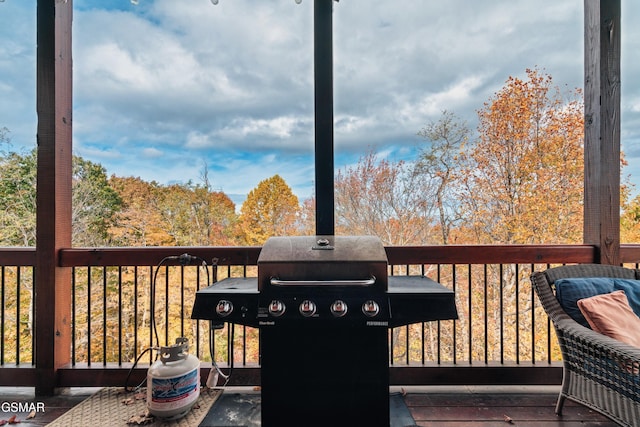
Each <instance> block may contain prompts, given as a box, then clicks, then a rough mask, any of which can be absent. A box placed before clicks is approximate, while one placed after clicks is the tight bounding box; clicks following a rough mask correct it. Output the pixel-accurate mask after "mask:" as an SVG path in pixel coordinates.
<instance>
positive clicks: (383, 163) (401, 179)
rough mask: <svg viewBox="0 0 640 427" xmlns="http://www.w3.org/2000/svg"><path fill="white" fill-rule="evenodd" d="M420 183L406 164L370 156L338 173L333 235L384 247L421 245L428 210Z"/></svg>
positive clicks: (370, 153)
mask: <svg viewBox="0 0 640 427" xmlns="http://www.w3.org/2000/svg"><path fill="white" fill-rule="evenodd" d="M422 178H423V176H422V175H419V174H415V173H413V171H412V168H411V166H410V165H408V164H407V163H405V162H403V161H399V162H391V161H388V160H385V159H380V160H379V159H377V156H376V154H375V153H374V152H373V151H370V152H369V153H368V154H366V155H365V156H363V157H361V158H360V159H359V161H358V163H357V164H356V165H355V166H353V167H347V168H345V169H343V170H340V171H338V174H337V176H336V180H335V205H336V208H335V209H336V231H337V232H339V233H341V234H356V235H375V236H378V237H379V238H380V239H381V240H382V242H383V243H384V244H387V245H407V244H419V243H424V242H425V241H427V240H428V237H427V236H428V233H429V227H428V223H429V222H430V221H429V219H428V218H430V216H431V213H430V208H431V207H432V204H431V203H430V202H429V201H430V194H428V192H427V191H425V187H426V185H425V182H424V181H423V179H422Z"/></svg>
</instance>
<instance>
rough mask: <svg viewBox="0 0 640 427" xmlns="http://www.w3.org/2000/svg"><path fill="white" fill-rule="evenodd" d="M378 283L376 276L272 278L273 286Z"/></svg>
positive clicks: (366, 284) (365, 284) (368, 284)
mask: <svg viewBox="0 0 640 427" xmlns="http://www.w3.org/2000/svg"><path fill="white" fill-rule="evenodd" d="M374 283H376V278H375V276H371V277H370V278H368V279H355V280H280V279H278V278H277V277H272V278H271V284H272V285H273V286H318V285H319V286H371V285H373V284H374Z"/></svg>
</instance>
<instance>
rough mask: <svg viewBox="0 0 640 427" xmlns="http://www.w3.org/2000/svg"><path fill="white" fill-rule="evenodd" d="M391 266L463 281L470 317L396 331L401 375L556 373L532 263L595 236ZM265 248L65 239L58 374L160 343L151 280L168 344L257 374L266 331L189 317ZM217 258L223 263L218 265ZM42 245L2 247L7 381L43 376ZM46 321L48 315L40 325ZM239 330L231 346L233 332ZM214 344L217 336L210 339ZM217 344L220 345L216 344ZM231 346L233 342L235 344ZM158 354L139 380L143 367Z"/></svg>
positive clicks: (633, 261) (579, 253) (475, 379)
mask: <svg viewBox="0 0 640 427" xmlns="http://www.w3.org/2000/svg"><path fill="white" fill-rule="evenodd" d="M386 249H387V255H388V258H389V263H390V268H389V270H390V274H395V275H401V274H425V275H427V276H429V277H431V278H433V279H435V280H437V281H439V282H441V283H442V284H443V285H445V286H447V287H450V288H452V289H454V290H455V292H456V298H457V300H456V301H457V306H458V311H459V314H460V319H459V320H457V321H441V322H428V323H420V324H415V325H409V326H406V327H401V328H396V329H393V330H391V331H390V332H389V339H390V343H391V346H390V348H391V352H390V355H389V363H390V375H391V383H392V384H415V385H425V384H557V383H559V382H560V378H561V371H560V364H559V360H560V359H559V358H560V356H559V351H558V348H557V343H556V340H555V337H554V333H553V330H552V327H551V325H550V323H549V320H548V319H547V317H546V315H545V314H544V312H543V311H542V309H541V308H540V305H539V303H538V301H537V297H536V296H535V295H534V293H533V290H532V288H531V286H530V282H529V275H530V274H531V272H532V271H534V270H541V269H546V268H548V267H549V266H552V265H559V264H575V263H590V262H594V260H595V259H596V253H595V249H594V247H592V246H590V245H481V246H419V247H404V246H403V247H387V248H386ZM259 252H260V248H259V247H189V248H187V247H157V248H104V249H103V248H92V249H83V248H78V249H66V250H63V251H62V252H61V254H60V259H59V265H60V266H61V267H69V268H71V269H72V272H73V274H72V280H73V295H72V298H71V300H72V321H73V324H72V335H73V338H72V349H71V360H69V364H68V366H66V367H64V368H62V369H60V370H59V371H58V376H57V381H58V385H59V386H61V387H64V386H111V385H123V384H124V381H125V378H126V377H127V374H128V373H129V370H130V368H131V366H132V362H133V361H134V360H135V359H136V357H137V356H138V355H139V354H140V353H141V352H142V351H143V350H144V349H145V348H148V347H151V346H154V345H155V338H154V331H153V329H152V324H153V322H151V317H150V316H151V313H150V312H149V307H150V305H151V298H152V294H151V290H152V286H151V285H152V280H153V279H154V278H155V282H154V283H155V293H154V294H155V308H156V309H155V316H156V322H155V324H156V326H157V331H158V339H159V341H160V344H161V345H162V344H164V343H166V342H172V341H173V340H174V339H175V338H176V337H177V336H186V337H188V338H189V340H190V342H191V345H192V351H193V352H194V353H195V354H196V355H197V356H198V357H199V358H200V360H201V361H202V366H203V371H205V372H203V373H206V371H207V370H208V367H209V366H210V363H211V357H212V353H213V357H214V358H215V360H216V362H217V363H218V364H219V365H220V366H222V367H229V366H230V365H233V367H234V372H233V376H232V384H236V385H252V384H257V383H258V382H259V359H258V354H259V332H258V331H257V330H254V329H251V328H246V327H241V326H236V327H233V328H232V327H228V326H225V327H224V328H223V329H215V330H210V328H209V324H208V322H205V321H194V320H191V319H190V314H191V306H192V304H193V298H194V293H195V291H196V290H197V289H199V288H201V287H204V286H207V285H208V284H209V283H210V282H211V281H212V280H220V279H222V278H224V277H229V276H249V277H251V276H255V275H256V267H255V266H256V262H257V258H258V254H259ZM182 253H189V254H191V255H194V256H198V257H200V258H202V259H204V260H206V261H207V264H209V266H207V268H206V269H205V268H204V267H202V266H180V265H177V263H176V261H173V263H172V264H171V263H166V264H164V265H163V266H162V267H160V268H159V269H158V267H157V265H158V263H159V262H160V261H161V260H163V259H164V258H165V257H168V256H175V255H180V254H182ZM621 255H622V259H623V261H624V262H625V263H626V265H628V266H637V262H638V261H640V245H623V246H622V248H621ZM213 260H215V264H216V267H212V266H211V265H210V264H212V263H213ZM34 262H35V254H34V250H33V249H28V248H4V249H0V287H1V289H0V320H1V327H0V366H1V367H0V385H18V386H33V385H34V384H35V377H36V369H35V368H36V367H35V366H34V360H35V359H34V357H33V354H34V352H35V351H37V349H35V348H34V340H33V336H34V334H33V329H34V327H37V326H34V325H38V321H37V315H38V313H37V312H36V311H35V309H34V307H35V304H34V301H33V296H34V292H33V283H34V270H35V269H34V268H33V265H34ZM42 327H46V326H42ZM232 339H233V345H232V346H230V345H229V343H230V342H231V340H232ZM211 343H213V346H211V345H210V344H211ZM211 347H212V348H211ZM231 348H233V353H231V351H230V350H231ZM151 357H152V356H151V352H149V357H148V358H147V357H145V358H143V359H142V360H141V362H140V365H139V366H138V367H137V368H136V369H135V371H134V372H133V374H132V379H131V381H132V382H137V381H141V380H142V379H143V378H144V375H145V370H146V365H148V363H150V362H151V361H152V359H151Z"/></svg>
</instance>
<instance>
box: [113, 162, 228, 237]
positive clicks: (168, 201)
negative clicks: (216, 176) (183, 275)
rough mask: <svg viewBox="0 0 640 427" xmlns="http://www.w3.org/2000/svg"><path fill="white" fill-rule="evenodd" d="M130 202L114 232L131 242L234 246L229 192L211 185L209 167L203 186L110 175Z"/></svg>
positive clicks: (125, 207) (115, 235)
mask: <svg viewBox="0 0 640 427" xmlns="http://www.w3.org/2000/svg"><path fill="white" fill-rule="evenodd" d="M110 182H111V185H112V186H113V187H114V188H115V189H116V190H117V191H118V193H119V194H120V195H121V197H122V198H123V200H125V203H124V206H123V209H122V210H121V212H120V213H119V215H118V221H117V223H116V224H115V225H114V227H113V228H112V230H111V233H112V234H113V236H114V239H115V240H116V241H118V242H120V244H124V245H130V246H205V245H232V244H235V243H236V241H235V239H234V234H233V232H234V226H235V223H236V221H237V215H236V213H235V204H234V203H233V201H231V199H230V198H229V196H227V195H226V194H225V193H223V192H221V191H215V190H213V189H212V188H211V183H210V182H209V181H208V177H207V175H206V170H205V173H204V175H203V183H202V184H193V183H192V182H187V183H186V184H171V185H161V184H158V183H156V182H146V181H143V180H141V179H140V178H133V177H129V178H119V177H115V176H113V177H111V180H110Z"/></svg>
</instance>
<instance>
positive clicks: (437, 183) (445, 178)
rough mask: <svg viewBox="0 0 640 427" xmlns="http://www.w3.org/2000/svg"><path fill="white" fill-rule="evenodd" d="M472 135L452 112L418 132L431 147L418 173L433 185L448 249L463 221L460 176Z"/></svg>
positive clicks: (420, 159)
mask: <svg viewBox="0 0 640 427" xmlns="http://www.w3.org/2000/svg"><path fill="white" fill-rule="evenodd" d="M470 135H471V131H470V129H469V128H468V127H467V124H466V123H465V122H464V121H462V120H461V119H459V118H458V117H456V115H455V114H453V113H452V112H450V111H443V112H442V116H441V117H440V119H439V120H438V121H432V122H430V123H428V124H427V125H426V126H425V127H424V128H422V129H421V130H420V131H419V132H418V136H421V137H422V138H424V139H425V140H426V141H427V146H426V147H424V148H422V149H421V150H420V154H419V156H418V161H417V162H416V165H415V173H417V174H420V175H423V176H424V177H425V182H426V183H428V185H429V190H431V191H430V192H429V193H430V194H431V196H432V201H431V203H432V204H434V205H435V208H436V209H437V222H438V224H439V228H440V235H441V236H442V240H441V242H440V243H442V244H445V245H446V244H449V243H450V235H451V231H452V229H454V228H455V227H456V226H457V225H458V224H459V223H460V221H461V216H460V201H459V191H458V190H459V185H458V182H457V177H459V175H456V173H457V171H458V170H460V169H461V168H462V167H463V164H462V162H463V159H464V157H463V156H462V152H463V150H464V149H465V147H466V145H467V143H468V141H469V137H470Z"/></svg>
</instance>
